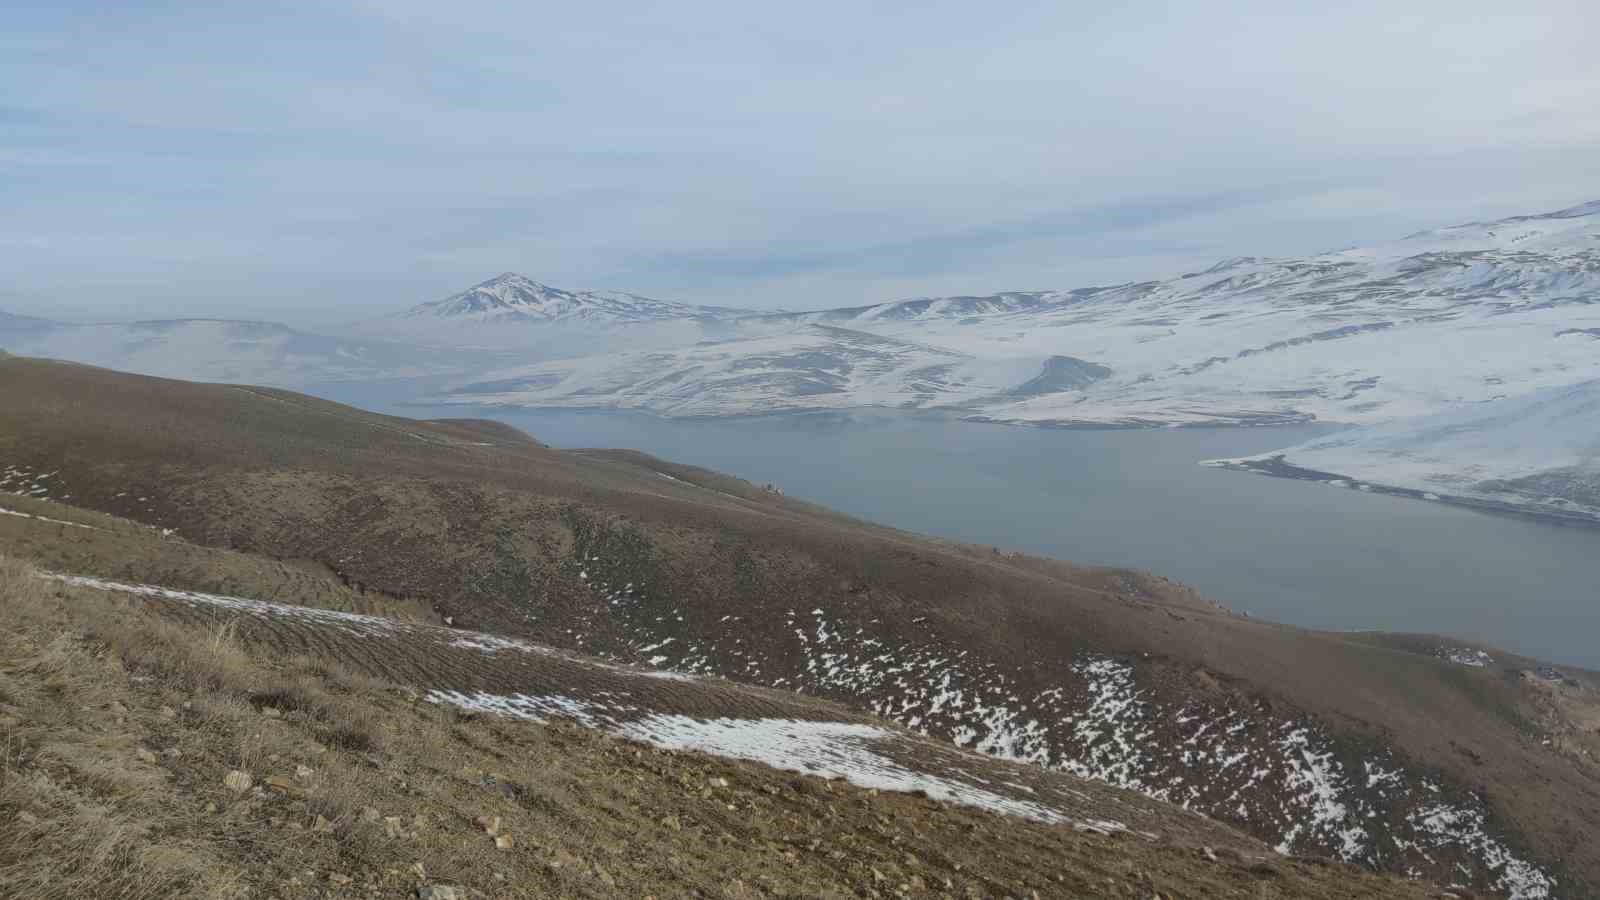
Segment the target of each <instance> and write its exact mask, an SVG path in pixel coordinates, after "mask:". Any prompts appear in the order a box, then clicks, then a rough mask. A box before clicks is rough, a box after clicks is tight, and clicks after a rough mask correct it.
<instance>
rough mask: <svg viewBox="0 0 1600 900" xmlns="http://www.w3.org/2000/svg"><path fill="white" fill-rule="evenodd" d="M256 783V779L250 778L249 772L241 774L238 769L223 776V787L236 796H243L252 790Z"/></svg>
mask: <svg viewBox="0 0 1600 900" xmlns="http://www.w3.org/2000/svg"><path fill="white" fill-rule="evenodd" d="M255 783H256V782H255V779H253V778H251V777H250V773H249V772H241V771H240V770H238V769H234V770H233V771H231V772H229V773H228V774H226V775H224V776H222V786H223V787H225V788H227V789H228V790H230V791H233V792H234V793H235V794H242V793H244V792H245V791H248V790H250V788H251V787H252V786H253V785H254V784H255Z"/></svg>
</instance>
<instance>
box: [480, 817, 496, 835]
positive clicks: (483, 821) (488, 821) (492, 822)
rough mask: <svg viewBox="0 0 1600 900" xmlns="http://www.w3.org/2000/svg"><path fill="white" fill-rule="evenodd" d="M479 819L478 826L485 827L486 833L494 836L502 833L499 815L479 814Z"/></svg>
mask: <svg viewBox="0 0 1600 900" xmlns="http://www.w3.org/2000/svg"><path fill="white" fill-rule="evenodd" d="M477 821H478V827H479V828H482V829H483V832H484V834H487V835H489V836H491V837H493V836H494V835H497V834H499V833H500V817H499V816H479V817H478V820H477Z"/></svg>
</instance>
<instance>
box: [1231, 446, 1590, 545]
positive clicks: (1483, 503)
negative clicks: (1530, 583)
mask: <svg viewBox="0 0 1600 900" xmlns="http://www.w3.org/2000/svg"><path fill="white" fill-rule="evenodd" d="M1200 465H1202V466H1207V467H1209V468H1213V469H1227V470H1230V471H1234V472H1249V473H1252V474H1255V475H1266V476H1269V477H1273V478H1288V479H1291V480H1294V481H1311V482H1316V483H1318V484H1326V485H1329V486H1330V487H1344V488H1347V489H1349V490H1357V491H1363V492H1365V493H1371V494H1384V495H1387V496H1391V497H1404V498H1406V499H1409V500H1421V501H1424V502H1427V503H1442V504H1445V505H1447V506H1459V507H1463V508H1465V509H1471V510H1475V511H1477V512H1482V513H1489V514H1491V515H1509V516H1516V517H1517V518H1521V519H1529V520H1532V521H1535V522H1542V523H1544V524H1547V525H1559V526H1563V527H1568V528H1588V529H1596V530H1600V515H1596V514H1590V513H1582V512H1562V511H1560V510H1551V509H1541V508H1538V507H1528V506H1522V505H1519V504H1516V503H1503V502H1500V501H1496V500H1486V499H1483V498H1481V497H1466V496H1462V495H1460V494H1447V493H1440V492H1439V491H1424V490H1420V489H1417V488H1408V487H1399V486H1397V485H1391V484H1380V483H1378V482H1375V481H1367V480H1365V479H1361V478H1353V477H1351V476H1349V475H1341V474H1339V473H1337V472H1325V471H1322V470H1320V469H1308V468H1305V467H1303V466H1296V465H1294V464H1292V463H1289V462H1287V461H1285V459H1284V455H1283V454H1276V455H1274V456H1271V457H1269V458H1266V459H1260V458H1246V459H1207V460H1201V461H1200Z"/></svg>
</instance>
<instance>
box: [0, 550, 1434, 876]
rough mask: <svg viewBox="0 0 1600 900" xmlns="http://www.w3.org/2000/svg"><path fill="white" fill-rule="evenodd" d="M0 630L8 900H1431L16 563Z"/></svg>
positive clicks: (0, 798) (7, 568)
mask: <svg viewBox="0 0 1600 900" xmlns="http://www.w3.org/2000/svg"><path fill="white" fill-rule="evenodd" d="M0 615H3V616H4V617H5V619H6V621H7V622H8V626H9V627H8V628H7V629H5V630H4V632H0V734H3V735H4V738H3V740H0V820H3V821H8V822H11V823H14V825H13V826H12V827H10V828H6V829H0V896H4V897H14V896H16V897H23V896H25V897H35V898H51V900H54V898H60V900H67V898H79V897H117V898H146V897H148V898H155V897H176V896H182V897H216V898H236V897H237V898H243V897H257V896H262V897H265V896H271V897H313V896H315V897H328V896H415V893H416V890H417V888H418V887H419V886H421V885H424V884H436V883H450V884H457V885H462V886H464V887H466V888H468V889H469V890H470V892H471V893H470V896H473V897H615V896H637V897H643V896H650V895H654V896H657V897H662V898H665V897H678V896H703V897H731V898H746V897H767V896H808V897H845V896H903V895H904V896H955V897H992V896H1023V897H1026V896H1030V895H1032V894H1033V893H1034V892H1037V893H1038V896H1041V897H1055V896H1127V897H1140V898H1146V897H1148V896H1150V894H1151V893H1152V892H1153V891H1162V892H1163V893H1164V894H1165V895H1167V896H1173V895H1179V896H1185V897H1200V896H1239V895H1244V896H1251V897H1424V896H1428V895H1429V892H1428V891H1427V890H1426V889H1425V888H1424V887H1423V886H1421V885H1417V884H1414V883H1406V882H1397V881H1394V880H1392V879H1387V878H1381V877H1377V876H1372V875H1367V874H1363V873H1359V872H1356V871H1355V870H1351V869H1346V868H1343V867H1324V866H1317V865H1311V864H1304V863H1298V862H1290V861H1285V862H1283V863H1282V864H1275V865H1274V867H1273V869H1272V870H1271V871H1269V872H1266V873H1263V872H1261V871H1258V870H1256V869H1251V868H1250V867H1248V866H1246V865H1244V864H1242V863H1241V864H1238V865H1233V864H1229V863H1226V862H1224V863H1211V862H1207V861H1205V860H1203V859H1199V858H1197V856H1196V855H1195V854H1194V853H1193V852H1192V851H1180V850H1177V849H1175V848H1168V847H1157V846H1153V845H1144V844H1142V843H1141V842H1138V841H1135V840H1131V839H1126V838H1118V837H1104V836H1099V835H1089V834H1079V833H1075V832H1073V831H1071V830H1070V829H1065V828H1059V827H1056V828H1052V827H1047V826H1041V825H1034V824H1030V823H1024V822H1020V821H1016V820H1010V819H1003V818H999V817H996V816H993V815H991V814H987V813H981V812H977V811H973V810H966V809H955V808H949V807H944V806H941V805H939V804H937V803H934V802H932V801H929V800H927V799H923V798H918V797H914V796H910V795H899V794H882V795H879V794H878V793H877V792H867V791H862V790H858V789H855V788H851V787H848V786H845V785H841V784H835V783H830V782H821V781H817V780H815V779H802V778H797V777H795V776H793V775H787V774H784V773H781V772H776V771H774V770H771V769H767V768H764V767H761V766H757V765H753V764H745V763H737V762H730V761H725V760H717V759H712V758H708V757H701V756H697V755H694V754H678V753H667V752H663V751H658V750H653V749H650V748H647V747H642V746H639V745H635V744H631V743H628V742H624V741H617V740H613V739H611V738H608V737H605V736H604V735H602V734H599V733H597V732H592V731H588V730H585V729H582V728H578V727H576V726H571V725H565V724H561V723H553V724H550V725H542V726H541V725H532V724H528V723H520V722H513V721H506V720H499V719H494V718H489V717H482V716H473V715H469V714H465V713H461V712H458V711H453V710H449V709H443V708H439V707H435V706H432V705H429V704H426V703H418V702H416V698H415V696H414V694H412V693H411V692H410V691H409V690H407V689H406V688H403V687H399V686H394V685H389V684H385V683H383V682H381V681H377V680H375V679H373V678H371V677H367V676H364V675H358V674H352V673H350V672H349V671H347V670H345V669H344V668H343V667H341V666H340V665H339V664H338V663H337V662H335V661H331V660H328V659H323V658H320V657H313V656H295V657H290V658H272V657H270V656H263V655H260V654H261V653H262V652H263V650H262V648H260V647H257V646H254V645H250V644H247V643H244V642H242V641H241V639H240V637H239V635H238V634H237V633H236V632H235V629H233V628H232V627H230V626H229V625H222V626H211V627H206V628H198V627H195V626H186V625H180V624H176V623H174V622H172V621H169V620H165V619H163V618H161V617H160V616H158V615H156V614H155V613H153V612H152V611H150V610H149V609H147V608H145V607H143V606H141V605H139V604H138V603H137V602H128V601H123V600H118V599H116V598H115V597H113V596H111V595H107V594H105V593H103V592H97V591H88V590H78V589H74V588H70V587H66V586H63V585H60V584H47V583H45V582H41V581H40V580H38V579H36V578H33V577H32V576H31V575H30V574H29V571H28V569H27V567H26V566H24V565H22V564H20V563H18V562H16V561H14V560H11V559H7V558H5V557H4V556H0ZM235 770H238V771H243V772H248V773H249V774H250V775H251V777H252V779H253V781H254V785H253V786H252V787H251V788H249V789H246V790H242V791H234V790H230V789H229V788H228V787H226V786H225V785H224V777H225V776H226V775H228V774H229V773H230V772H233V771H235ZM480 817H487V820H488V821H491V822H492V821H493V820H495V819H498V820H499V825H498V829H497V830H498V832H499V833H500V834H509V835H511V837H512V846H511V847H508V848H501V847H497V845H496V842H495V840H494V836H492V835H490V834H489V833H488V832H487V831H486V829H485V827H484V825H483V824H481V823H480Z"/></svg>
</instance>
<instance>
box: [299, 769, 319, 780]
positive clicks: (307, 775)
mask: <svg viewBox="0 0 1600 900" xmlns="http://www.w3.org/2000/svg"><path fill="white" fill-rule="evenodd" d="M315 774H317V773H316V772H315V771H313V770H312V768H311V767H310V766H295V767H294V777H295V778H296V779H298V780H300V781H310V780H311V776H313V775H315Z"/></svg>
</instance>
